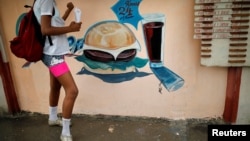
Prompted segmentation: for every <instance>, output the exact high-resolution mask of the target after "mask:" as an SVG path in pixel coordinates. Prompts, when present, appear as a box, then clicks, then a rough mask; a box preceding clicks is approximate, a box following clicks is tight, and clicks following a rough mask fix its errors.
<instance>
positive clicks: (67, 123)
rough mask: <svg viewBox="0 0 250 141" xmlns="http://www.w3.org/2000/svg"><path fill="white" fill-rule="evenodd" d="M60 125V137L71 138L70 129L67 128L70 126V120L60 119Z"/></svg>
mask: <svg viewBox="0 0 250 141" xmlns="http://www.w3.org/2000/svg"><path fill="white" fill-rule="evenodd" d="M62 124H63V128H62V135H65V136H71V134H70V127H69V126H70V119H65V118H62Z"/></svg>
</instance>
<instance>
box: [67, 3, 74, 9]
mask: <svg viewBox="0 0 250 141" xmlns="http://www.w3.org/2000/svg"><path fill="white" fill-rule="evenodd" d="M74 7H75V6H74V4H73V3H72V2H69V3H68V4H67V8H68V9H69V10H72V9H74Z"/></svg>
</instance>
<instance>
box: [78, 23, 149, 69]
mask: <svg viewBox="0 0 250 141" xmlns="http://www.w3.org/2000/svg"><path fill="white" fill-rule="evenodd" d="M137 51H140V45H139V43H138V41H137V39H136V38H135V36H134V34H133V32H132V31H131V30H130V29H129V28H128V27H127V26H126V25H125V24H122V23H119V22H117V21H102V22H98V23H96V24H94V25H93V26H91V27H90V28H89V30H88V31H87V32H86V34H85V38H84V47H83V55H82V56H78V57H76V59H77V60H78V61H81V62H83V63H84V68H85V69H87V70H88V71H90V72H94V73H98V74H120V73H127V72H132V71H135V69H136V68H141V67H143V66H145V65H146V63H147V59H140V58H138V57H136V54H137Z"/></svg>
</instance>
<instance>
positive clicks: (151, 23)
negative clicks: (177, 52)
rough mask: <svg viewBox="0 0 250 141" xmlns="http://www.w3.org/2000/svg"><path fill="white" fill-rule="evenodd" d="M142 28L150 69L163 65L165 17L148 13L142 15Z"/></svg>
mask: <svg viewBox="0 0 250 141" xmlns="http://www.w3.org/2000/svg"><path fill="white" fill-rule="evenodd" d="M142 17H143V19H142V21H141V22H142V28H143V33H144V40H145V45H146V48H147V54H148V58H149V63H150V67H161V66H162V65H163V56H164V55H163V51H164V39H165V15H164V14H161V13H150V14H144V15H142Z"/></svg>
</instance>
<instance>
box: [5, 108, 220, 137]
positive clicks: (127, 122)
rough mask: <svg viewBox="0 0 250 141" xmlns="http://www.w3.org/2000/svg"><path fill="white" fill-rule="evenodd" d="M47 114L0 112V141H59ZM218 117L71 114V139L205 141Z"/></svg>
mask: <svg viewBox="0 0 250 141" xmlns="http://www.w3.org/2000/svg"><path fill="white" fill-rule="evenodd" d="M47 120H48V115H44V114H39V113H27V112H25V113H21V114H19V115H15V116H12V115H3V116H1V115H0V141H59V140H60V139H59V137H60V134H61V127H50V126H48V124H47ZM222 122H223V121H222V120H221V119H188V120H167V119H155V118H142V117H120V116H104V115H95V116H90V115H77V114H76V115H73V117H72V124H73V125H72V127H71V133H72V135H73V139H74V141H207V125H209V124H219V123H222Z"/></svg>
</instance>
